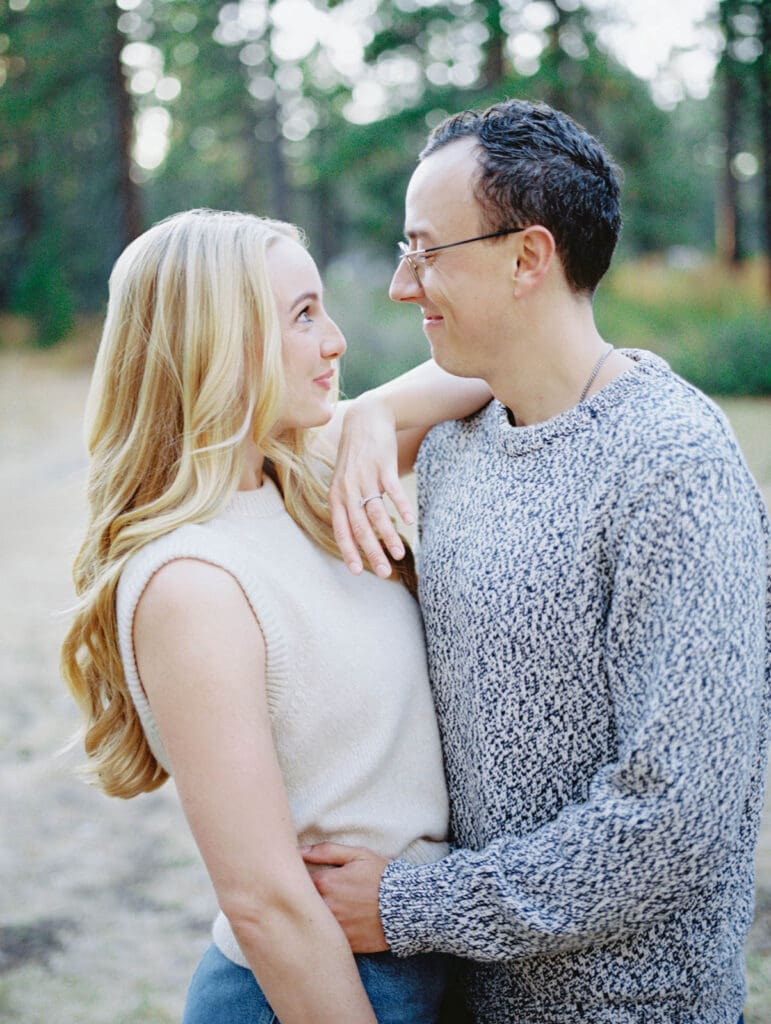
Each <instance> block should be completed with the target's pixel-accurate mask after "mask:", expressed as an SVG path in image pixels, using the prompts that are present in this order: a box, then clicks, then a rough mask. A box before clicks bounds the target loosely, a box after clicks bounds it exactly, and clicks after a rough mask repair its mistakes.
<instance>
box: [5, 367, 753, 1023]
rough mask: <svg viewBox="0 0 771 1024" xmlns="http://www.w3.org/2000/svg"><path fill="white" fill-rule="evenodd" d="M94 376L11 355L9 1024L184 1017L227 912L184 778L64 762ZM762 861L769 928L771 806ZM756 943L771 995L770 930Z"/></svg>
mask: <svg viewBox="0 0 771 1024" xmlns="http://www.w3.org/2000/svg"><path fill="white" fill-rule="evenodd" d="M87 376H88V375H87V372H86V371H85V370H83V369H77V368H73V367H72V366H68V365H67V363H66V361H65V359H64V357H63V356H60V355H59V353H56V354H54V356H51V355H48V356H35V355H33V354H21V353H0V438H1V439H2V443H1V445H0V493H2V495H3V498H4V501H3V504H2V506H0V545H1V546H0V556H1V557H2V563H1V564H2V573H0V603H1V605H2V615H1V616H0V680H2V684H3V698H4V699H3V702H2V706H1V707H0V769H1V770H0V806H2V809H3V811H2V815H3V816H2V826H0V877H2V879H3V884H2V886H0V1022H2V1024H11V1022H14V1024H172V1022H176V1021H178V1020H179V1019H180V1014H181V1006H182V1001H183V996H184V991H185V988H186V986H187V982H188V979H189V976H190V974H191V972H192V970H193V968H194V966H195V963H196V962H197V959H198V957H199V955H200V953H201V951H202V950H203V949H204V948H205V946H206V945H207V943H208V931H209V922H210V920H211V918H212V916H213V912H214V899H213V895H212V892H211V887H210V885H209V882H208V879H207V877H206V875H205V873H204V871H203V869H202V867H201V865H200V862H199V859H198V855H197V852H196V850H195V847H194V845H193V842H192V840H191V839H190V837H189V835H188V832H187V827H186V825H185V823H184V821H183V819H182V816H181V814H180V811H179V808H178V805H177V801H176V796H175V793H174V790H173V787H172V786H171V785H167V786H165V787H164V788H163V789H162V790H161V791H159V792H158V793H155V794H152V795H151V796H147V797H142V798H139V799H137V800H133V801H129V802H126V803H124V802H122V801H114V800H112V801H111V800H107V799H106V798H104V797H103V796H101V795H100V794H99V793H98V792H97V791H95V790H93V789H89V788H87V787H86V786H84V785H82V783H80V782H78V781H77V780H76V779H75V778H74V777H73V775H72V767H73V765H74V764H76V763H78V761H79V760H80V756H79V754H70V755H68V756H67V757H58V756H57V755H56V751H57V749H58V748H60V747H61V746H62V745H63V744H64V743H65V741H66V740H67V738H68V736H69V735H70V734H71V733H72V732H73V731H74V730H75V729H76V727H77V725H78V720H77V714H76V712H75V709H74V707H73V705H72V701H71V700H70V698H69V696H68V694H67V693H66V692H65V689H64V686H63V684H62V683H61V682H60V679H59V674H58V668H57V657H58V653H57V652H58V647H59V644H60V641H61V638H62V635H63V633H64V628H65V625H64V621H65V620H64V618H63V617H61V616H60V615H57V614H56V612H57V611H59V612H60V611H62V610H64V609H66V608H67V606H68V605H69V604H70V603H71V601H72V591H71V588H70V586H69V572H70V566H71V563H72V558H73V555H74V553H75V550H76V548H77V545H78V542H79V539H80V538H79V532H80V529H81V523H82V522H83V498H82V490H83V479H84V470H85V459H84V456H83V454H82V452H83V447H82V443H81V440H80V433H81V418H82V410H83V403H84V397H85V392H86V386H87ZM758 866H759V883H760V888H761V890H762V893H768V894H769V895H768V896H766V895H762V902H763V903H764V905H765V904H766V903H767V904H768V906H767V913H768V917H769V919H771V811H769V810H768V809H767V815H766V821H765V826H764V833H763V841H762V849H761V852H760V854H759V865H758ZM760 929H763V930H764V931H763V934H762V935H761V931H760ZM756 936H757V939H756V941H755V940H754V941H755V944H756V945H757V947H758V950H759V956H760V957H761V961H762V962H760V969H761V971H762V972H765V971H766V970H767V971H768V974H769V986H770V989H769V990H770V991H771V928H769V926H768V923H767V921H759V923H758V926H757V927H756ZM764 949H765V951H764ZM758 1005H760V1004H758ZM747 1024H769V1020H768V1019H764V1017H763V1015H762V1012H761V1011H760V1010H758V1011H757V1012H755V1013H754V1014H753V1015H752V1016H750V1015H749V1014H748V1018H747Z"/></svg>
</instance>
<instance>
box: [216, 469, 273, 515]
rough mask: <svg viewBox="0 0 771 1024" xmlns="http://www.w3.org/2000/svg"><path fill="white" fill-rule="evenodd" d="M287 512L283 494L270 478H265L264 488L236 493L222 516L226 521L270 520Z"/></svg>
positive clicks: (263, 481)
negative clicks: (244, 519) (245, 518)
mask: <svg viewBox="0 0 771 1024" xmlns="http://www.w3.org/2000/svg"><path fill="white" fill-rule="evenodd" d="M285 512H286V508H285V506H284V499H283V498H282V497H281V492H280V491H279V489H278V487H277V486H276V484H275V483H274V482H273V480H272V479H271V478H270V477H269V476H264V477H263V480H262V487H255V488H252V489H251V490H248V491H236V492H235V494H234V495H233V497H232V498H231V499H230V500H229V501H228V503H227V504H226V505H225V507H224V508H223V510H222V512H221V515H222V516H223V517H224V518H226V519H243V518H244V517H247V518H250V519H270V518H272V517H274V516H277V515H281V514H282V513H285Z"/></svg>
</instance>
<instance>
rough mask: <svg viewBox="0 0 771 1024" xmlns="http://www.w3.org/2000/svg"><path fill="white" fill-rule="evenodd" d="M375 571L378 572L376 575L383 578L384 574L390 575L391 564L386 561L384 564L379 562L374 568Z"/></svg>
mask: <svg viewBox="0 0 771 1024" xmlns="http://www.w3.org/2000/svg"><path fill="white" fill-rule="evenodd" d="M375 572H376V573H377V574H378V576H381V577H382V578H383V579H385V577H386V576H390V575H391V566H390V565H388V564H387V563H386V564H383V563H381V564H380V565H378V566H377V568H376V569H375Z"/></svg>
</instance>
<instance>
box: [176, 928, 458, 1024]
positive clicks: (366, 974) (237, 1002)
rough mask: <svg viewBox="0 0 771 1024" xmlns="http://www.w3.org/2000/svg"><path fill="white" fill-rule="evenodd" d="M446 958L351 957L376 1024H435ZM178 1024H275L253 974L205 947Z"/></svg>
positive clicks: (445, 973)
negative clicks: (357, 970) (357, 969)
mask: <svg viewBox="0 0 771 1024" xmlns="http://www.w3.org/2000/svg"><path fill="white" fill-rule="evenodd" d="M446 965H447V958H446V957H443V956H442V955H441V954H435V953H429V954H426V955H423V956H413V957H404V958H401V957H396V956H394V955H393V954H392V953H374V954H371V955H366V956H363V955H359V956H357V957H356V966H357V967H358V968H359V974H360V976H361V980H362V983H363V985H364V988H365V990H366V992H367V995H368V996H369V1001H370V1002H371V1003H372V1008H373V1009H374V1011H375V1016H376V1017H377V1019H378V1024H436V1021H437V1020H438V1019H439V1007H440V1005H441V1002H442V994H443V992H444V986H445V980H446V975H447V966H446ZM182 1024H280V1021H279V1020H278V1017H276V1015H275V1013H274V1012H273V1010H272V1009H271V1008H270V1004H269V1003H268V1000H267V999H266V998H265V996H264V995H263V993H262V989H261V988H260V986H259V985H258V984H257V982H256V980H255V977H254V975H253V974H252V972H251V971H250V970H248V969H247V968H246V967H239V965H238V964H235V963H233V961H232V960H228V958H227V957H226V956H224V954H222V953H220V951H219V950H218V949H217V947H216V946H214V945H211V946H209V948H208V949H207V951H206V952H205V953H204V955H203V959H202V960H201V962H200V964H199V965H198V967H197V969H196V972H195V974H194V975H193V980H192V981H191V982H190V988H189V989H188V992H187V1001H186V1003H185V1012H184V1015H183V1017H182Z"/></svg>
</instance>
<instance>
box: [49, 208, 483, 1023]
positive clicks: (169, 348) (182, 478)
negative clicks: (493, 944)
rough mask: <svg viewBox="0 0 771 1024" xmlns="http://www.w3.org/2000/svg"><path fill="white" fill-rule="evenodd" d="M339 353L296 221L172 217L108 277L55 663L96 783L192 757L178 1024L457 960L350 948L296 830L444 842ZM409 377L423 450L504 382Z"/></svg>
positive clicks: (278, 1009)
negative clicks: (348, 434)
mask: <svg viewBox="0 0 771 1024" xmlns="http://www.w3.org/2000/svg"><path fill="white" fill-rule="evenodd" d="M344 351H345V340H344V339H343V336H342V334H341V333H340V330H339V329H338V327H337V326H336V324H335V323H334V322H333V321H332V320H331V319H330V317H329V316H328V315H327V313H326V311H325V309H324V305H323V298H322V285H321V281H320V279H319V275H318V271H317V269H316V266H315V264H314V263H313V260H312V259H311V257H310V256H309V255H308V253H307V251H306V249H305V247H304V245H303V241H302V236H301V235H300V233H299V232H298V231H297V229H295V228H293V227H291V226H289V225H286V224H283V223H278V222H274V221H269V220H264V219H260V218H257V217H253V216H249V215H245V214H233V213H222V212H215V211H207V210H194V211H191V212H188V213H183V214H179V215H177V216H174V217H171V218H169V219H168V220H166V221H163V222H161V223H159V224H157V225H155V226H154V227H153V228H151V229H150V230H149V231H147V232H146V233H145V234H144V235H142V236H141V237H140V238H138V239H137V240H136V241H134V242H133V243H132V244H131V245H130V246H129V247H128V248H127V249H126V250H125V252H124V253H123V254H122V255H121V257H120V258H119V259H118V261H117V263H116V265H115V268H114V270H113V273H112V276H111V278H110V300H109V307H108V312H107V318H106V322H105V326H104V333H103V337H102V342H101V346H100V350H99V355H98V358H97V362H96V367H95V371H94V377H93V383H92V387H91V392H90V396H89V402H88V410H87V421H88V445H89V451H90V460H91V461H90V473H89V485H88V486H89V502H90V520H89V523H88V528H87V532H86V540H85V542H84V544H83V546H82V548H81V551H80V553H79V555H78V558H77V561H76V564H75V571H74V576H75V582H76V588H77V590H78V593H79V597H80V602H79V606H78V610H77V614H76V617H75V620H74V623H73V625H72V628H71V630H70V632H69V634H68V636H67V638H66V641H65V644H64V649H63V658H62V664H63V671H64V675H65V677H66V680H67V682H68V684H69V686H70V688H71V690H72V692H73V694H74V696H75V698H76V699H77V701H78V703H79V704H80V706H81V708H82V709H83V711H84V713H85V716H86V720H87V722H86V731H85V747H86V751H87V753H88V754H89V756H90V758H91V760H92V766H93V771H94V774H95V777H96V779H97V781H98V783H99V785H101V787H102V788H103V790H104V791H105V792H106V793H108V794H109V795H112V796H120V797H132V796H135V795H136V794H138V793H142V792H146V791H149V790H152V789H155V788H156V787H158V786H160V785H161V784H162V783H163V782H164V781H165V779H166V778H167V777H168V775H170V774H173V775H174V778H175V781H176V785H177V789H178V791H179V796H180V800H181V802H182V806H183V809H184V812H185V815H186V817H187V820H188V822H189V824H190V828H191V830H192V832H193V835H194V837H195V840H196V842H197V844H198V847H199V849H200V851H201V854H202V856H203V859H204V862H205V864H206V867H207V870H208V872H209V875H210V877H211V880H212V883H213V886H214V889H215V892H216V895H217V900H218V903H219V906H220V908H221V911H220V913H219V915H218V917H217V919H216V921H215V923H214V927H213V940H214V941H213V945H212V946H211V947H210V949H209V950H208V951H207V953H206V954H205V956H204V958H203V960H202V962H201V964H200V965H199V968H198V970H197V971H196V974H195V976H194V979H193V982H192V984H191V987H190V990H189V992H188V998H187V1004H186V1009H185V1017H184V1021H185V1024H220V1022H222V1024H224V1022H227V1024H241V1022H244V1024H245V1022H247V1021H248V1022H249V1024H259V1022H262V1021H265V1022H272V1021H276V1020H280V1021H281V1022H282V1024H307V1022H308V1021H314V1022H315V1024H325V1022H335V1024H371V1022H374V1021H380V1022H381V1024H382V1022H386V1021H387V1022H392V1024H397V1022H404V1024H407V1022H409V1024H420V1022H426V1024H428V1022H431V1021H434V1020H436V1016H437V1012H438V1003H439V1001H440V999H441V992H442V986H443V964H442V962H441V959H440V958H437V957H432V956H428V957H415V958H411V959H410V958H407V959H403V960H398V959H396V958H395V957H392V956H391V954H390V953H385V954H378V955H372V956H366V955H364V956H357V957H355V958H354V956H353V955H352V954H351V952H350V948H349V946H348V943H347V942H346V940H345V937H344V935H343V932H342V930H341V929H340V927H339V926H338V924H337V923H336V921H335V919H334V917H333V916H332V914H331V913H330V911H329V910H328V909H327V907H326V906H325V904H324V902H323V901H322V899H321V897H320V896H319V894H318V893H317V892H316V889H315V887H314V885H313V883H312V881H311V878H310V877H309V875H308V872H307V869H306V868H305V866H304V864H303V860H302V857H301V855H300V852H299V849H298V848H299V847H300V846H302V845H306V844H307V845H310V844H314V843H318V842H320V841H324V840H332V841H334V842H338V843H350V844H354V845H361V846H367V847H370V848H372V849H375V850H378V851H379V852H380V853H382V854H383V855H384V856H387V857H394V856H397V857H402V858H404V859H406V860H408V861H411V862H413V863H420V862H430V861H432V860H436V859H438V858H441V857H442V856H444V854H445V852H446V850H447V847H446V844H445V837H446V828H447V796H446V790H445V784H444V778H443V773H442V757H441V751H440V744H439V737H438V733H437V727H436V723H435V719H434V714H433V707H432V703H431V697H430V693H429V687H428V681H427V675H426V664H425V655H424V650H423V635H422V627H421V621H420V615H419V612H418V608H417V605H416V603H415V600H414V598H413V596H412V594H411V593H410V587H409V584H410V580H411V570H410V567H409V564H408V562H409V552H408V551H407V552H406V553H405V552H404V551H403V550H402V549H401V542H400V541H396V542H395V543H392V545H391V547H392V551H393V552H395V554H396V555H397V556H398V555H404V557H403V558H402V559H401V560H400V562H399V563H398V564H396V563H395V568H396V570H397V571H396V572H394V573H392V572H391V567H390V566H387V565H382V564H381V565H380V566H379V567H378V573H379V575H381V576H384V577H385V576H387V575H389V574H390V575H391V576H392V578H391V579H385V578H379V576H378V574H376V573H375V572H364V573H362V574H361V575H360V577H359V578H358V579H356V578H354V577H352V576H351V575H350V574H349V573H348V572H347V570H346V568H345V565H344V564H343V562H342V561H341V560H340V558H339V556H338V555H337V553H336V552H337V548H336V545H335V542H334V538H333V532H332V524H331V521H330V515H329V511H328V507H327V503H326V488H327V476H326V473H327V469H328V468H329V467H330V466H331V464H332V458H333V456H334V451H335V445H336V441H337V434H338V429H339V422H340V418H341V408H340V407H339V406H338V407H337V409H336V401H335V400H336V373H337V371H336V366H337V360H338V358H339V357H340V356H341V355H342V353H343V352H344ZM416 379H417V380H418V381H419V384H420V390H419V393H420V396H421V400H420V403H419V407H420V412H419V413H418V418H419V419H420V418H422V419H425V423H424V424H423V425H422V426H420V427H418V428H416V429H410V430H405V431H402V432H401V433H400V435H399V456H400V462H401V464H402V465H408V464H410V463H411V462H412V461H413V460H414V456H415V454H416V451H417V446H418V444H419V443H420V439H421V437H422V436H423V434H424V433H425V431H426V430H427V429H428V427H429V426H431V425H433V423H436V422H438V421H439V420H441V419H446V418H450V417H457V416H460V415H465V414H467V413H470V412H472V411H473V410H474V409H476V408H478V407H479V406H480V405H481V404H483V403H484V401H486V400H487V397H488V392H487V390H486V388H485V387H484V386H483V385H480V384H479V383H478V382H469V381H461V380H457V379H453V378H449V377H447V376H445V375H444V374H442V372H441V371H439V370H438V369H437V368H436V367H434V366H433V365H432V364H429V365H427V366H426V367H424V368H423V369H422V370H419V371H418V376H417V378H416V377H415V376H414V375H413V377H412V382H413V383H412V385H411V387H412V390H411V391H410V392H409V393H410V394H411V395H413V396H414V395H415V394H416V391H415V380H416ZM402 404H404V403H403V402H402ZM409 404H410V405H411V406H413V403H412V402H410V403H409ZM398 405H399V403H398V401H395V404H394V409H395V412H394V416H395V418H397V419H398V416H399V413H398V408H397V407H398ZM415 415H416V414H415V408H414V407H412V408H411V411H410V418H411V420H412V421H414V420H415ZM398 425H399V424H398V423H397V426H398ZM411 425H412V426H413V427H414V422H413V423H412V424H411ZM325 451H327V452H329V453H331V458H328V457H327V456H326V455H325V454H324V453H325ZM382 489H383V484H382V482H381V481H378V484H377V489H376V490H375V492H374V493H373V494H372V495H368V496H367V498H368V499H369V500H370V501H371V502H374V503H376V504H377V502H378V501H379V499H380V497H381V495H380V491H381V490H382ZM390 489H392V490H394V491H395V492H396V491H397V490H398V484H396V483H395V482H392V485H391V488H390ZM365 507H366V506H365Z"/></svg>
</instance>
